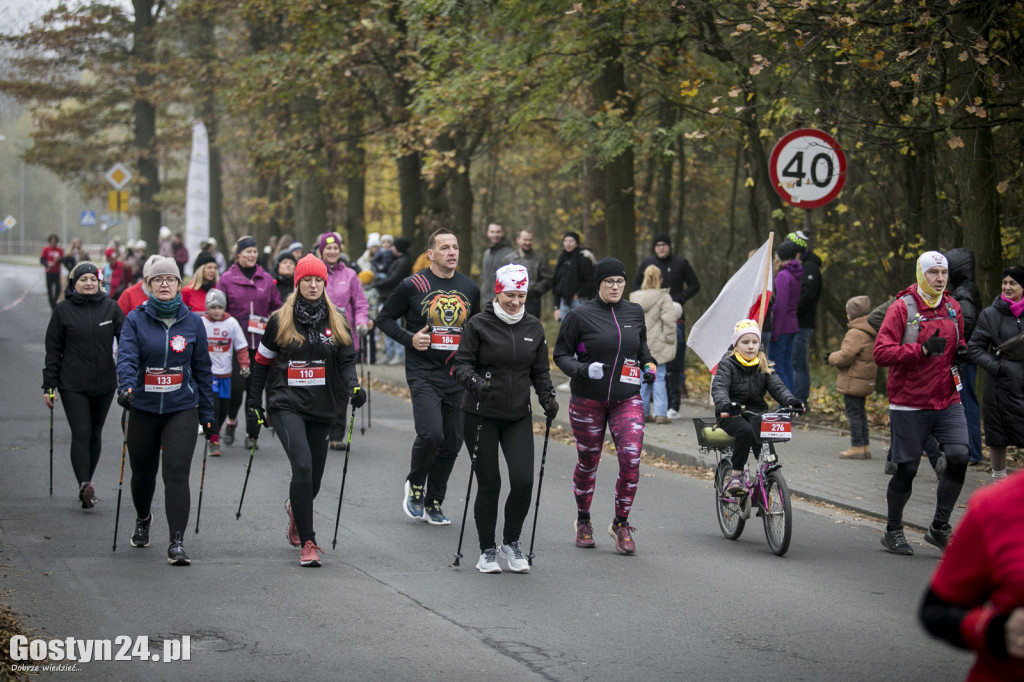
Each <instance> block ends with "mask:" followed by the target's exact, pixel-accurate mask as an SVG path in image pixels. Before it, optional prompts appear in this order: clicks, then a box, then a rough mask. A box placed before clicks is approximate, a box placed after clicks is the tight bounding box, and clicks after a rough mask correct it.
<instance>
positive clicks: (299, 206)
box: [294, 95, 329, 251]
mask: <svg viewBox="0 0 1024 682" xmlns="http://www.w3.org/2000/svg"><path fill="white" fill-rule="evenodd" d="M294 106H295V112H296V117H297V118H298V124H299V128H300V130H302V131H303V135H304V136H305V137H308V138H309V139H311V140H315V141H313V142H311V143H310V144H311V145H312V147H313V149H312V151H313V152H314V153H315V154H317V155H318V156H320V157H321V159H322V158H323V153H322V152H323V145H322V144H321V143H320V142H319V139H318V129H317V128H318V124H317V116H318V113H319V108H320V105H319V104H318V103H317V101H316V97H315V96H314V95H302V96H300V97H297V98H296V99H295V103H294ZM319 173H320V169H318V168H309V169H307V170H306V175H305V176H303V177H300V178H298V186H297V187H296V190H295V238H296V239H298V240H299V241H300V242H302V243H303V244H307V245H312V244H313V242H314V241H315V240H316V238H317V237H319V236H320V235H321V234H323V233H324V232H326V231H327V228H328V225H329V223H328V220H327V191H326V188H325V187H324V183H323V181H322V180H321V177H320V174H319ZM308 250H310V251H312V246H310V247H309V248H308Z"/></svg>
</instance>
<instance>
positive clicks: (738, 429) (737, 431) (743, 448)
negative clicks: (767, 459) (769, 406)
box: [718, 416, 760, 474]
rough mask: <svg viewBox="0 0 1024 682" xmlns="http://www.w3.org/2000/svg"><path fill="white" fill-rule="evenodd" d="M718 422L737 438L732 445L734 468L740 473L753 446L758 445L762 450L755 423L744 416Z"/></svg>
mask: <svg viewBox="0 0 1024 682" xmlns="http://www.w3.org/2000/svg"><path fill="white" fill-rule="evenodd" d="M718 424H719V426H721V427H722V430H723V431H725V432H726V433H727V434H729V435H730V436H732V437H733V438H735V439H736V442H735V443H734V444H733V446H732V470H733V471H734V472H735V473H737V474H738V473H740V472H742V471H743V466H744V465H745V464H746V463H747V459H748V458H749V457H750V450H751V448H753V447H757V448H758V452H760V444H758V443H757V436H756V435H755V434H754V425H753V424H751V423H750V421H749V420H748V419H747V418H746V417H742V416H739V417H729V418H727V419H719V420H718ZM756 454H757V453H755V456H756Z"/></svg>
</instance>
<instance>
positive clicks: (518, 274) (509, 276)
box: [494, 263, 530, 294]
mask: <svg viewBox="0 0 1024 682" xmlns="http://www.w3.org/2000/svg"><path fill="white" fill-rule="evenodd" d="M494 276H495V279H494V293H496V294H500V293H501V292H503V291H526V290H528V289H529V288H530V271H529V270H527V269H526V268H525V267H523V266H522V265H517V264H516V263H510V264H508V265H505V266H502V267H500V268H498V271H497V272H496V273H494Z"/></svg>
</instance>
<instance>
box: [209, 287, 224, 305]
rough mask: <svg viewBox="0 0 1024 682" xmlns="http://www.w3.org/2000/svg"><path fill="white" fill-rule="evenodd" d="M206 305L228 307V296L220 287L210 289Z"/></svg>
mask: <svg viewBox="0 0 1024 682" xmlns="http://www.w3.org/2000/svg"><path fill="white" fill-rule="evenodd" d="M206 307H207V309H209V308H227V307H228V297H227V296H225V295H224V292H223V291H221V290H220V289H210V290H209V291H208V292H207V293H206Z"/></svg>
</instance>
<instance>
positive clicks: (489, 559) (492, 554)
mask: <svg viewBox="0 0 1024 682" xmlns="http://www.w3.org/2000/svg"><path fill="white" fill-rule="evenodd" d="M497 551H498V550H496V549H494V548H493V547H491V548H490V549H485V550H484V553H483V554H481V555H480V560H479V561H477V562H476V570H478V571H480V572H481V573H501V566H499V565H498V557H497V556H496V554H497Z"/></svg>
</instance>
